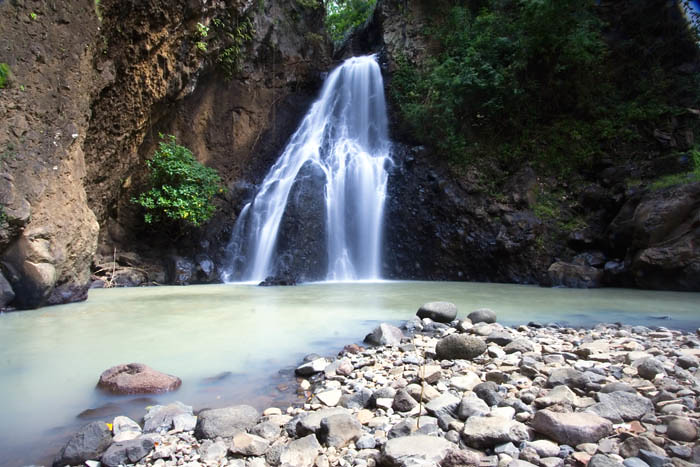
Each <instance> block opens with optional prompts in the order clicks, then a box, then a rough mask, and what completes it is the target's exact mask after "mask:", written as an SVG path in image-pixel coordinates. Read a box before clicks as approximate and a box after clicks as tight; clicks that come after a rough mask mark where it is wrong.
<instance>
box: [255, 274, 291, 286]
mask: <svg viewBox="0 0 700 467" xmlns="http://www.w3.org/2000/svg"><path fill="white" fill-rule="evenodd" d="M297 283H298V281H297V278H296V277H295V276H293V275H276V276H267V277H266V278H265V280H264V281H262V282H261V283H259V284H258V286H260V287H274V286H292V285H297Z"/></svg>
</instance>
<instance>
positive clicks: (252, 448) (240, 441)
mask: <svg viewBox="0 0 700 467" xmlns="http://www.w3.org/2000/svg"><path fill="white" fill-rule="evenodd" d="M269 446H270V443H269V442H268V441H267V440H266V439H264V438H261V437H260V436H256V435H252V434H249V433H244V432H242V431H241V432H239V433H236V434H235V435H234V436H233V439H232V440H231V445H230V447H229V450H230V451H231V453H232V454H234V455H240V456H262V455H263V454H265V451H267V448H268V447H269Z"/></svg>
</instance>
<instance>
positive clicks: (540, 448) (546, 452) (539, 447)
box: [525, 439, 559, 457]
mask: <svg viewBox="0 0 700 467" xmlns="http://www.w3.org/2000/svg"><path fill="white" fill-rule="evenodd" d="M525 446H527V447H530V448H532V449H534V450H535V452H536V453H537V455H538V456H540V457H557V456H558V455H559V445H558V444H556V443H553V442H552V441H550V440H548V439H538V440H537V441H529V442H526V443H525Z"/></svg>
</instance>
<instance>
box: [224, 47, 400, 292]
mask: <svg viewBox="0 0 700 467" xmlns="http://www.w3.org/2000/svg"><path fill="white" fill-rule="evenodd" d="M389 151H390V141H389V138H388V132H387V114H386V104H385V100H384V89H383V82H382V75H381V71H380V69H379V66H378V64H377V62H376V60H375V57H374V56H364V57H354V58H350V59H348V60H346V61H345V62H343V64H342V65H340V66H339V67H338V68H337V69H336V70H334V71H333V72H332V73H331V74H330V75H329V76H328V78H327V79H326V82H325V84H324V86H323V89H322V91H321V96H320V97H319V99H318V100H317V101H316V102H315V103H314V104H313V106H312V107H311V109H310V110H309V112H308V113H307V114H306V116H305V117H304V119H303V121H302V123H301V125H300V126H299V128H298V129H297V131H296V132H295V133H294V135H293V136H292V138H291V140H290V141H289V143H288V145H287V147H286V148H285V150H284V152H283V153H282V155H281V156H280V158H279V159H278V160H277V162H276V163H275V164H274V165H273V166H272V168H271V169H270V171H269V173H268V174H267V176H266V177H265V179H264V180H263V182H262V185H261V186H260V189H259V191H258V193H257V194H256V195H255V198H254V199H253V200H252V201H251V202H250V203H248V204H247V205H246V206H245V207H244V208H243V209H242V211H241V214H240V216H239V218H238V220H237V221H236V226H235V227H234V231H233V235H232V239H231V242H230V244H229V251H230V253H231V257H232V266H231V267H230V268H229V271H228V272H227V273H226V274H225V277H224V280H225V281H227V282H228V281H250V282H258V281H261V280H264V279H265V278H266V277H267V276H269V275H274V274H276V273H278V272H279V271H276V270H275V265H274V257H275V254H276V246H277V242H278V237H279V235H280V234H281V232H280V224H281V222H282V219H283V216H284V214H285V210H286V208H287V205H288V200H289V197H290V191H291V190H292V187H293V186H294V184H295V183H300V181H301V182H302V183H303V182H305V181H304V179H303V177H304V176H305V175H304V174H301V175H300V172H301V171H302V168H304V167H307V168H308V166H309V165H311V166H312V167H313V168H314V169H316V170H317V171H318V173H322V174H323V178H324V183H323V184H322V186H323V190H324V192H323V193H322V194H321V196H323V197H324V200H325V209H326V212H325V226H326V232H318V235H319V236H324V235H325V237H326V242H325V244H326V247H327V262H328V268H327V275H326V277H325V279H326V280H340V281H347V280H358V279H377V278H379V276H380V271H379V268H380V253H381V252H380V249H381V227H382V217H383V210H384V199H385V195H386V183H387V172H386V170H385V164H387V162H388V161H389ZM309 183H312V182H309ZM302 272H303V271H302Z"/></svg>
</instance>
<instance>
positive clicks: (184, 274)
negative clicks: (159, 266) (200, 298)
mask: <svg viewBox="0 0 700 467" xmlns="http://www.w3.org/2000/svg"><path fill="white" fill-rule="evenodd" d="M194 272H195V265H194V263H193V262H192V261H191V260H189V259H187V258H183V257H182V256H170V257H168V279H169V282H170V283H171V284H175V285H188V284H190V283H191V282H192V280H193V276H194Z"/></svg>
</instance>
